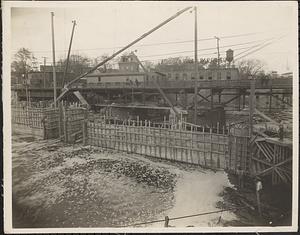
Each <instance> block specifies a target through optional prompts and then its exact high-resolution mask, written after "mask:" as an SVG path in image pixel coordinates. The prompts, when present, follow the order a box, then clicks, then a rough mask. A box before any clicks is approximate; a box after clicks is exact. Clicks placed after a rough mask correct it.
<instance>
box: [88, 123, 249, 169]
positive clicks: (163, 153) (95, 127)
mask: <svg viewBox="0 0 300 235" xmlns="http://www.w3.org/2000/svg"><path fill="white" fill-rule="evenodd" d="M204 130H205V129H204V128H203V131H202V132H201V131H196V128H191V129H190V130H186V129H184V128H176V129H173V128H172V127H171V126H170V128H165V127H164V126H161V127H153V126H151V122H150V121H135V120H131V121H129V120H128V121H126V122H124V123H123V124H118V123H116V122H113V121H108V123H107V122H105V121H104V122H98V123H95V122H91V121H85V123H84V125H83V133H84V134H83V140H84V143H85V144H90V145H93V146H99V147H104V148H109V149H116V150H119V151H125V152H129V153H136V154H141V155H147V156H152V157H157V158H161V159H168V160H174V161H179V162H186V163H192V164H197V165H201V166H204V167H208V168H213V169H228V160H227V159H228V158H229V155H230V154H233V153H234V154H235V155H234V156H236V159H234V160H235V161H236V163H235V164H233V165H232V166H234V167H235V168H234V169H233V170H236V167H238V166H241V165H240V164H241V163H242V162H244V161H242V160H241V159H242V158H247V151H245V150H244V146H242V147H232V146H230V145H229V137H228V135H226V134H218V133H213V131H212V129H210V131H209V132H205V131H204ZM234 139H235V140H239V139H240V137H235V138H234ZM243 143H244V142H243ZM240 144H241V142H235V143H231V145H240ZM240 148H241V149H242V150H243V151H240ZM230 149H232V151H231V152H230V151H229V150H230ZM237 159H239V160H240V161H239V162H238V161H237ZM232 166H230V167H232ZM243 166H244V167H246V164H244V165H242V167H243Z"/></svg>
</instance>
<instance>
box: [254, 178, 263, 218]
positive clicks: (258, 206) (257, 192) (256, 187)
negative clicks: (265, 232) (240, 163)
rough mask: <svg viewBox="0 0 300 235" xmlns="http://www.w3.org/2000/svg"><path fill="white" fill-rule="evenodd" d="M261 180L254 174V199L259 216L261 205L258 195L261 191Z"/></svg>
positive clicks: (259, 195)
mask: <svg viewBox="0 0 300 235" xmlns="http://www.w3.org/2000/svg"><path fill="white" fill-rule="evenodd" d="M262 188H263V186H262V182H261V179H260V178H259V177H258V176H256V177H255V189H256V200H257V208H258V213H259V215H260V216H261V215H262V214H261V206H260V197H261V191H262Z"/></svg>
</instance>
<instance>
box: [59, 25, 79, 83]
mask: <svg viewBox="0 0 300 235" xmlns="http://www.w3.org/2000/svg"><path fill="white" fill-rule="evenodd" d="M72 23H73V28H72V34H71V39H70V44H69V50H68V56H67V61H66V67H65V70H64V75H63V80H62V87H64V85H65V80H66V75H67V72H68V67H69V59H70V53H71V47H72V41H73V35H74V28H75V25H76V20H73V21H72Z"/></svg>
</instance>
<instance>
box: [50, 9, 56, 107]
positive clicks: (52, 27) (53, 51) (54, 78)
mask: <svg viewBox="0 0 300 235" xmlns="http://www.w3.org/2000/svg"><path fill="white" fill-rule="evenodd" d="M53 18H54V13H53V12H51V29H52V56H53V64H52V69H53V90H54V107H55V108H56V97H57V96H56V71H55V42H54V24H53Z"/></svg>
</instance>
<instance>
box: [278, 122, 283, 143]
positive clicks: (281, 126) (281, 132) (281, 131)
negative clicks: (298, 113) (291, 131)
mask: <svg viewBox="0 0 300 235" xmlns="http://www.w3.org/2000/svg"><path fill="white" fill-rule="evenodd" d="M278 135H279V139H280V140H283V123H282V121H280V123H279V129H278Z"/></svg>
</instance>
